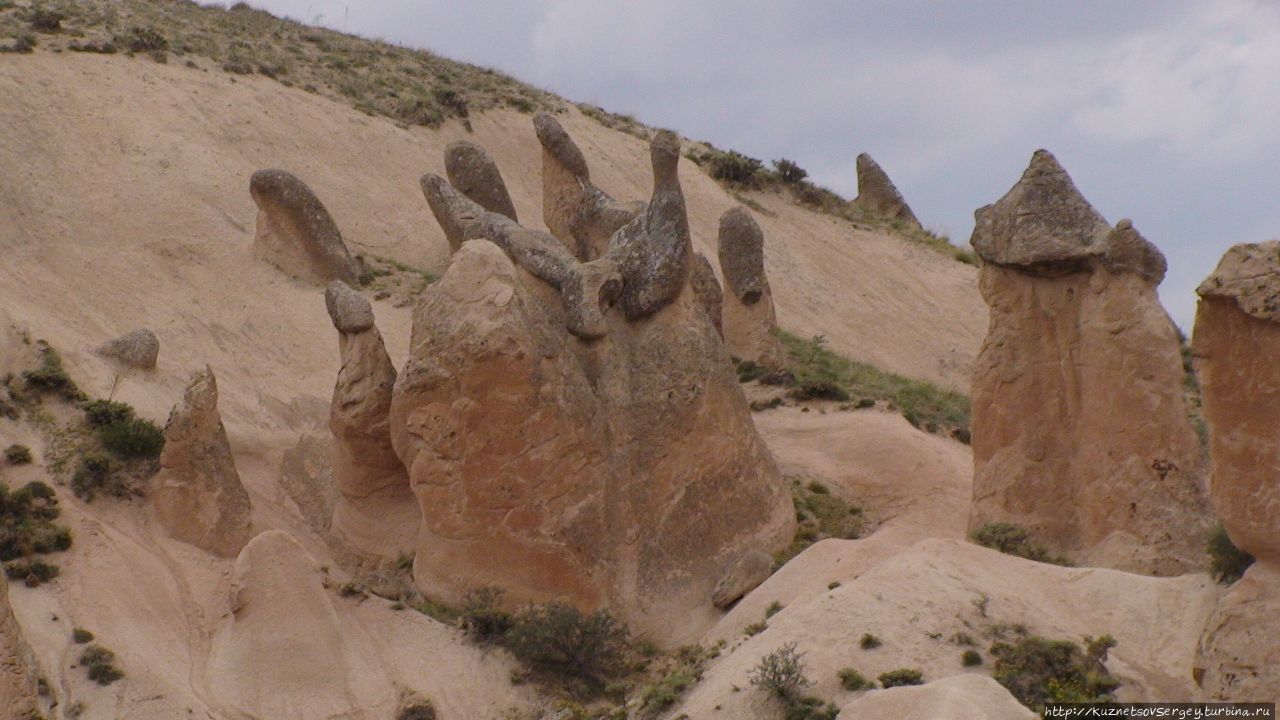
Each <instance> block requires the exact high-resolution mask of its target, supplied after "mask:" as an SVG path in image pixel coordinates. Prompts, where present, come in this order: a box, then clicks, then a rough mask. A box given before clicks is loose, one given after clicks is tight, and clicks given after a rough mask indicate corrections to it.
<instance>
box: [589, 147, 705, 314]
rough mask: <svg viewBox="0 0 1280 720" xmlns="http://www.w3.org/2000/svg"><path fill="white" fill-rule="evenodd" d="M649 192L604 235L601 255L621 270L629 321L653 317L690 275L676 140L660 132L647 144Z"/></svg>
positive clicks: (624, 309) (622, 300)
mask: <svg viewBox="0 0 1280 720" xmlns="http://www.w3.org/2000/svg"><path fill="white" fill-rule="evenodd" d="M649 154H650V158H651V160H652V163H653V196H652V197H651V198H650V200H649V204H648V205H647V206H646V207H645V209H644V212H642V213H640V214H639V215H637V216H636V217H635V219H633V220H632V221H631V222H629V223H627V224H626V225H624V226H623V227H622V228H620V229H619V230H618V231H617V232H615V233H614V234H613V237H611V238H610V239H609V251H608V253H606V257H608V258H610V259H612V260H614V261H615V262H616V263H617V264H618V271H619V272H620V273H621V274H622V295H621V297H620V298H619V305H620V306H621V307H622V312H623V314H624V315H626V317H627V319H628V320H636V319H638V318H642V317H645V316H647V315H652V314H653V313H655V312H657V311H658V310H660V309H661V308H663V307H665V306H666V305H668V304H669V303H670V302H671V301H672V300H674V299H675V297H676V295H677V294H679V292H680V290H681V288H683V287H684V285H685V282H686V280H687V279H688V275H689V256H690V255H692V253H693V251H692V249H691V245H690V238H689V217H688V215H687V213H686V211H685V204H684V193H683V192H681V190H680V176H679V173H678V172H677V165H678V163H679V161H680V140H679V139H678V138H677V137H676V135H675V133H673V132H671V131H669V130H663V131H661V132H659V133H658V134H657V135H655V136H654V138H653V140H652V142H650V143H649Z"/></svg>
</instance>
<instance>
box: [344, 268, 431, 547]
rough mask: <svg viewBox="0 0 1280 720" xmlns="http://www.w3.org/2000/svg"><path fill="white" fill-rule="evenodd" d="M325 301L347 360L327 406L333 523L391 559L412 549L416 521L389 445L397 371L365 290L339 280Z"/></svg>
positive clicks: (405, 478)
mask: <svg viewBox="0 0 1280 720" xmlns="http://www.w3.org/2000/svg"><path fill="white" fill-rule="evenodd" d="M324 299H325V307H326V308H327V309H328V311H329V318H330V319H331V320H332V321H333V326H334V328H335V329H337V331H338V352H339V354H340V355H341V357H342V369H341V370H339V371H338V381H337V384H336V385H334V388H333V402H332V404H331V405H330V407H329V430H330V432H332V433H333V480H334V483H335V484H336V486H337V489H338V492H339V497H338V502H337V504H336V506H335V507H334V517H333V523H332V527H333V529H334V530H335V531H336V532H337V533H338V534H339V535H340V536H342V537H343V538H344V539H345V540H346V541H347V542H349V543H350V544H351V545H352V546H353V547H355V548H356V549H358V550H361V551H363V552H366V553H371V554H375V555H382V556H385V557H390V558H394V557H396V556H397V555H398V554H399V553H401V552H405V551H408V550H409V549H410V548H412V547H413V541H414V538H415V536H416V534H417V525H418V513H417V505H416V503H415V502H414V499H413V494H412V493H411V492H410V491H409V477H408V475H407V474H406V472H405V469H404V465H402V464H401V463H400V458H399V457H397V456H396V452H395V449H394V448H393V447H392V446H391V429H390V413H391V390H392V388H393V387H394V386H395V383H396V369H395V366H394V365H392V364H391V358H390V357H389V356H388V355H387V350H386V347H385V346H384V345H383V342H382V335H381V333H379V332H378V328H377V326H375V325H374V321H373V307H372V306H371V305H370V304H369V301H368V300H366V299H365V297H364V296H363V295H361V294H360V293H358V292H356V291H355V290H352V289H351V288H350V287H348V286H347V285H346V284H345V283H342V282H340V281H336V280H335V281H334V282H333V283H331V284H330V285H329V287H328V289H327V290H325V295H324Z"/></svg>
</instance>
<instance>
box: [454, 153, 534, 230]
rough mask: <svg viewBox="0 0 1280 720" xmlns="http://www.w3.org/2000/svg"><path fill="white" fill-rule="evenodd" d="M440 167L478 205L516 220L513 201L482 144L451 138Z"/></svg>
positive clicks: (500, 174)
mask: <svg viewBox="0 0 1280 720" xmlns="http://www.w3.org/2000/svg"><path fill="white" fill-rule="evenodd" d="M444 169H445V174H446V175H448V176H449V182H450V184H452V185H453V187H454V188H456V189H457V190H458V192H460V193H462V194H463V195H466V196H467V197H469V198H471V199H472V200H474V201H475V202H476V203H478V204H479V205H480V207H482V208H484V209H485V210H488V211H489V212H495V213H498V214H499V215H505V216H506V217H508V218H510V219H511V220H517V221H518V218H517V217H516V206H515V203H513V202H511V195H510V194H508V193H507V184H506V183H505V182H503V181H502V173H501V172H499V171H498V164H497V163H495V162H494V161H493V158H491V157H489V153H487V152H485V151H484V148H482V147H480V146H479V145H476V144H475V143H473V142H467V141H466V140H455V141H454V142H451V143H449V145H448V147H446V148H445V149H444Z"/></svg>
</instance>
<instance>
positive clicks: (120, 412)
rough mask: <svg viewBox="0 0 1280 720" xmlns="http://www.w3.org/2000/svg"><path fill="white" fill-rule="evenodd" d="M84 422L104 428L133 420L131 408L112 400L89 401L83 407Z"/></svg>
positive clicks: (126, 404)
mask: <svg viewBox="0 0 1280 720" xmlns="http://www.w3.org/2000/svg"><path fill="white" fill-rule="evenodd" d="M84 417H85V420H87V421H88V422H89V424H90V425H91V426H93V427H106V426H107V425H114V424H116V423H122V422H127V421H129V420H132V419H133V406H132V405H130V404H128V403H122V402H115V401H112V400H90V401H89V402H87V403H85V406H84Z"/></svg>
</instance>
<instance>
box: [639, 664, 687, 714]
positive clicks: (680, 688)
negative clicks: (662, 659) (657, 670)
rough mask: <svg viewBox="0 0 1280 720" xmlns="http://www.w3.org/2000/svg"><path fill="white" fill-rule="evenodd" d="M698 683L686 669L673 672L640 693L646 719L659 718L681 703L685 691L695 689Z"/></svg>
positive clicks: (641, 706)
mask: <svg viewBox="0 0 1280 720" xmlns="http://www.w3.org/2000/svg"><path fill="white" fill-rule="evenodd" d="M697 681H698V678H696V677H694V676H693V675H692V674H690V673H688V672H686V671H684V669H676V670H673V671H672V672H670V673H667V674H666V675H664V676H663V677H662V679H660V680H659V681H658V682H656V683H654V684H653V685H650V686H648V687H646V688H644V690H642V691H641V692H640V709H641V710H642V711H643V712H644V714H645V716H646V717H654V716H657V715H659V714H661V713H662V711H663V710H666V709H667V708H669V707H671V706H672V705H675V704H676V703H677V702H679V701H680V696H682V695H684V692H685V690H688V689H689V688H691V687H693V685H694V683H696V682H697Z"/></svg>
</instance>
